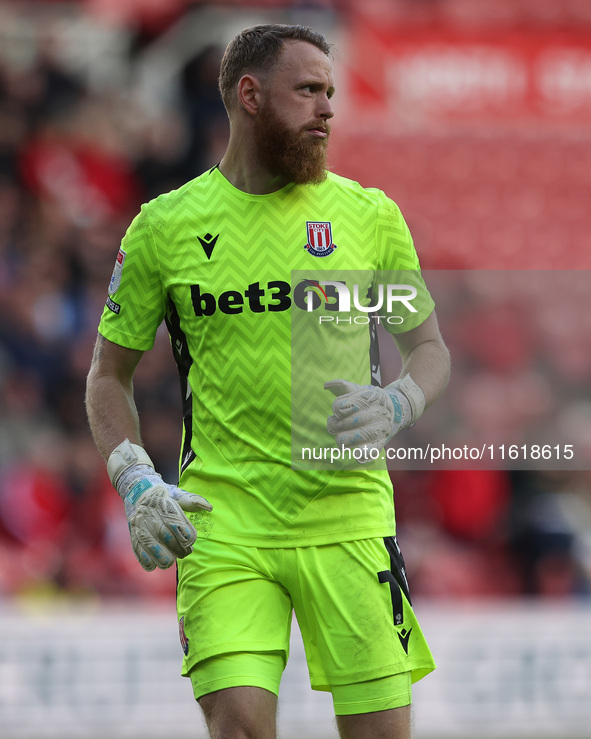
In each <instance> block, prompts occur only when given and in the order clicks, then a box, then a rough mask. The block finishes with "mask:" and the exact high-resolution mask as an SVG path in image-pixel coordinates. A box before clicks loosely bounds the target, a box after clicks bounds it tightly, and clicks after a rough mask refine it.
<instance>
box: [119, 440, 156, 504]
mask: <svg viewBox="0 0 591 739" xmlns="http://www.w3.org/2000/svg"><path fill="white" fill-rule="evenodd" d="M132 467H142V468H144V469H142V470H141V471H140V470H138V472H141V474H144V473H147V474H152V475H156V474H157V473H156V472H155V470H154V464H153V462H152V460H151V459H150V457H149V455H148V453H147V452H146V450H145V449H144V448H143V447H141V446H139V445H138V444H132V443H131V442H130V441H129V439H125V441H122V442H121V444H119V446H117V447H115V449H113V451H112V452H111V454H110V455H109V459H108V460H107V473H108V475H109V479H110V480H111V484H112V485H113V487H114V488H115V490H117V492H118V493H119V495H121V497H125V495H124V494H123V493H124V491H123V490H121V489H120V488H121V487H125V488H126V489H128V488H129V484H127V485H124V486H122V484H121V483H122V476H123V475H124V473H125V472H126V471H127V470H130V469H131V468H132ZM146 468H148V469H146ZM133 477H134V479H135V477H136V475H133Z"/></svg>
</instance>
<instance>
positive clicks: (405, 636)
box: [398, 629, 412, 654]
mask: <svg viewBox="0 0 591 739" xmlns="http://www.w3.org/2000/svg"><path fill="white" fill-rule="evenodd" d="M411 633H412V629H409V630H408V631H407V630H406V629H402V631H401V632H400V633H399V634H398V638H399V639H400V643H401V644H402V648H403V649H404V651H405V652H406V654H408V640H409V639H410V635H411Z"/></svg>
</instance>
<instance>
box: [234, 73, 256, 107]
mask: <svg viewBox="0 0 591 739" xmlns="http://www.w3.org/2000/svg"><path fill="white" fill-rule="evenodd" d="M238 100H239V101H240V105H242V107H243V108H244V109H245V110H246V112H247V113H249V114H250V115H256V114H257V112H258V110H259V107H260V104H261V85H260V83H259V81H258V79H257V78H256V77H254V76H253V75H251V74H245V75H244V76H243V77H241V78H240V81H239V82H238Z"/></svg>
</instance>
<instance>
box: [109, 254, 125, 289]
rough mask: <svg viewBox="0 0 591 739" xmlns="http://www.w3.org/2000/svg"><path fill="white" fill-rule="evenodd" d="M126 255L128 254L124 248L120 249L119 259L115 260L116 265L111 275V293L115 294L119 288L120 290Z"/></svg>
mask: <svg viewBox="0 0 591 739" xmlns="http://www.w3.org/2000/svg"><path fill="white" fill-rule="evenodd" d="M125 257H126V254H125V252H124V251H123V249H119V253H118V254H117V259H116V260H115V267H114V268H113V274H112V275H111V282H110V283H109V295H115V293H116V292H117V290H119V285H120V284H121V275H122V273H123V264H124V262H125Z"/></svg>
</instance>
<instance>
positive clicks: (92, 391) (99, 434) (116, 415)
mask: <svg viewBox="0 0 591 739" xmlns="http://www.w3.org/2000/svg"><path fill="white" fill-rule="evenodd" d="M86 412H87V414H88V421H89V424H90V430H91V431H92V435H93V437H94V441H95V444H96V446H97V448H98V450H99V452H100V453H101V454H102V456H103V457H104V458H105V459H108V458H109V455H110V454H111V452H112V451H113V449H115V447H116V446H117V445H118V444H120V443H121V442H122V441H123V440H124V439H129V440H130V441H131V442H132V444H141V438H140V426H139V418H138V414H137V409H136V407H135V402H134V400H133V395H131V394H130V393H129V392H128V391H126V390H125V389H124V388H123V387H122V385H121V384H120V383H119V382H118V380H117V379H115V378H112V377H104V376H103V377H93V376H92V373H91V374H90V375H89V376H88V384H87V390H86Z"/></svg>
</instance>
